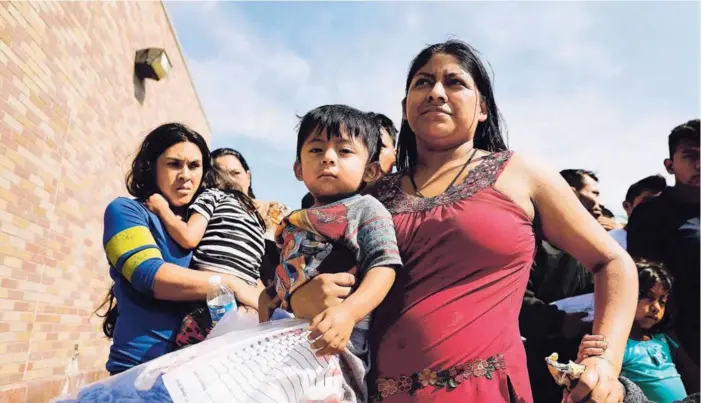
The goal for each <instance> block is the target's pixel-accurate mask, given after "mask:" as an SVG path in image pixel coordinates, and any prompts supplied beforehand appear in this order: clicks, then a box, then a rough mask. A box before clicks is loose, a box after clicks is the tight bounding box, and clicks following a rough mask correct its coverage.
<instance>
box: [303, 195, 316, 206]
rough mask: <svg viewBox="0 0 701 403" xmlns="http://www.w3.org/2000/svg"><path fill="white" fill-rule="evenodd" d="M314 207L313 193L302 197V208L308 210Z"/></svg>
mask: <svg viewBox="0 0 701 403" xmlns="http://www.w3.org/2000/svg"><path fill="white" fill-rule="evenodd" d="M313 205H314V196H312V194H311V193H307V194H305V195H304V197H302V208H303V209H308V208H309V207H311V206H313Z"/></svg>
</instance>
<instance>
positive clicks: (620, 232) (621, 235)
mask: <svg viewBox="0 0 701 403" xmlns="http://www.w3.org/2000/svg"><path fill="white" fill-rule="evenodd" d="M609 234H610V235H611V236H612V237H613V239H615V240H616V242H618V244H619V245H621V246H622V247H623V249H628V232H626V230H625V229H623V228H616V229H612V230H611V231H609Z"/></svg>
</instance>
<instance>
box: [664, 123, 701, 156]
mask: <svg viewBox="0 0 701 403" xmlns="http://www.w3.org/2000/svg"><path fill="white" fill-rule="evenodd" d="M699 138H700V136H699V119H692V120H690V121H688V122H686V123H682V124H680V125H679V126H677V127H675V128H674V129H672V132H671V133H669V138H668V145H669V158H672V157H674V152H675V151H677V146H678V145H679V144H681V143H682V142H684V141H691V142H693V143H694V144H696V145H698V144H699Z"/></svg>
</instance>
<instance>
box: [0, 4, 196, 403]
mask: <svg viewBox="0 0 701 403" xmlns="http://www.w3.org/2000/svg"><path fill="white" fill-rule="evenodd" d="M88 21H90V29H87V28H88V27H87V24H88ZM0 32H1V33H2V34H0V148H2V149H3V152H2V153H0V154H1V155H0V356H2V357H9V358H6V359H9V360H19V362H12V363H5V364H2V363H0V386H1V385H6V384H8V383H15V382H20V381H22V382H30V383H31V384H32V385H40V383H37V382H41V380H42V378H44V379H46V382H47V383H46V385H49V386H47V388H46V390H49V391H51V390H52V389H51V388H53V386H51V385H54V384H55V383H56V382H55V381H54V380H53V379H54V378H52V377H53V376H54V375H56V374H60V373H61V371H62V370H63V367H64V366H65V363H66V359H67V357H70V354H71V353H72V348H73V344H74V343H75V342H76V341H77V342H79V343H80V346H81V347H80V348H81V359H82V361H81V369H85V370H86V371H87V372H86V373H89V374H92V375H90V376H92V377H93V379H97V377H98V376H104V363H105V360H106V357H107V354H108V350H109V342H108V340H106V339H105V338H104V336H103V335H102V334H101V328H100V324H101V319H100V318H96V317H94V316H92V311H93V310H94V309H95V307H96V306H97V305H98V304H99V302H100V301H101V300H102V298H103V297H104V295H105V293H106V291H107V288H108V287H109V284H110V282H111V279H110V278H109V275H108V270H107V262H106V259H105V255H104V251H103V250H102V218H103V217H102V214H103V212H104V208H105V206H106V205H107V203H109V202H110V201H111V200H112V199H113V198H115V197H117V196H124V195H126V192H125V189H124V174H125V173H126V169H127V168H128V165H129V159H130V158H131V157H132V156H133V152H134V150H136V149H137V147H138V145H139V142H140V141H141V139H142V138H143V136H144V135H145V134H146V133H148V131H149V130H150V129H152V128H154V127H156V126H157V125H159V124H162V123H164V122H167V121H182V122H184V123H186V124H188V125H190V126H192V127H193V128H194V129H196V130H198V131H200V133H202V134H203V135H205V137H207V138H208V137H209V128H208V125H207V122H206V120H205V117H204V114H203V112H202V109H201V106H200V105H199V102H198V100H197V97H196V94H195V92H194V88H193V86H192V83H191V81H190V77H188V75H187V70H186V67H185V65H184V61H183V60H182V57H181V54H180V51H179V49H178V45H177V42H176V40H175V38H174V37H173V36H172V32H171V31H170V29H169V27H168V22H167V19H166V16H165V14H164V11H163V7H162V5H161V4H160V3H158V2H154V3H148V2H147V3H144V4H138V5H135V4H133V3H130V2H115V3H111V4H106V5H103V4H93V3H89V2H87V3H44V2H26V3H25V2H16V3H7V2H0ZM142 46H159V47H163V48H165V49H166V51H167V52H168V55H169V57H170V59H171V61H172V62H173V65H174V69H173V74H172V76H171V77H169V78H168V79H167V80H164V81H162V82H159V83H156V82H149V83H148V86H147V92H146V99H145V102H144V103H143V105H142V104H140V103H139V102H137V100H136V99H135V98H134V93H133V82H132V74H133V72H132V70H131V69H132V62H133V61H132V60H131V59H132V58H133V49H136V48H139V47H142ZM125 50H128V53H129V54H128V55H125V54H124V52H125ZM125 61H126V62H125ZM13 354H20V355H23V356H24V358H22V357H20V356H13ZM27 359H28V360H29V361H27ZM8 371H9V372H11V373H8ZM23 374H24V378H21V376H22V375H23ZM32 382H34V383H32ZM30 383H27V384H26V385H29V384H30ZM26 385H25V386H26ZM40 389H41V388H36V387H32V390H40ZM17 390H21V391H24V392H26V391H27V389H26V387H25V389H22V388H21V387H20V388H19V389H17ZM24 392H22V393H24ZM2 396H3V395H2V394H1V393H0V401H2ZM32 396H34V395H32ZM34 397H37V398H38V395H36V396H34ZM30 401H31V399H30Z"/></svg>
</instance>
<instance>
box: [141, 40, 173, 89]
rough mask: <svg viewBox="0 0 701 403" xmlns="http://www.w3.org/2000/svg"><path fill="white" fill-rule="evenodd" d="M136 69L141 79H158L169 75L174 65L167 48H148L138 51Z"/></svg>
mask: <svg viewBox="0 0 701 403" xmlns="http://www.w3.org/2000/svg"><path fill="white" fill-rule="evenodd" d="M134 69H135V72H136V75H137V76H138V77H139V78H140V79H142V80H145V79H147V78H150V79H152V80H156V81H158V80H161V79H163V78H167V77H168V75H169V74H170V71H171V70H172V69H173V65H172V64H171V63H170V59H169V58H168V54H167V53H166V51H165V49H160V48H148V49H141V50H138V51H136V57H135V58H134Z"/></svg>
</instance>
